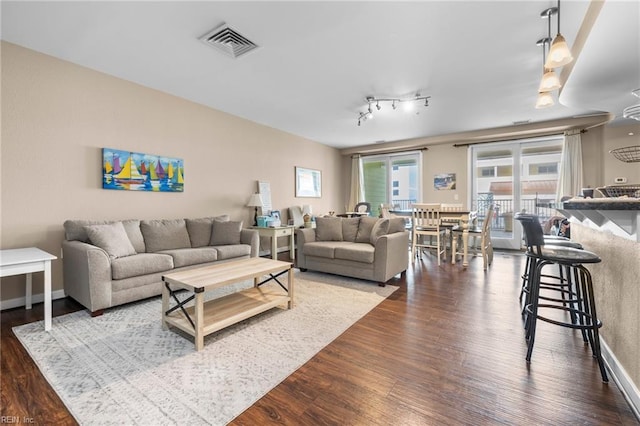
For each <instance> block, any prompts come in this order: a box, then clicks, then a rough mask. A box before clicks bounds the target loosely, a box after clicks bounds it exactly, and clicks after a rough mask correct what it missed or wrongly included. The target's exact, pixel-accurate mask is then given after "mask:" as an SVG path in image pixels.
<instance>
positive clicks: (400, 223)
mask: <svg viewBox="0 0 640 426" xmlns="http://www.w3.org/2000/svg"><path fill="white" fill-rule="evenodd" d="M406 226H407V222H406V221H405V220H404V218H403V217H392V218H389V230H388V231H387V233H388V234H395V233H396V232H404V230H405V229H406Z"/></svg>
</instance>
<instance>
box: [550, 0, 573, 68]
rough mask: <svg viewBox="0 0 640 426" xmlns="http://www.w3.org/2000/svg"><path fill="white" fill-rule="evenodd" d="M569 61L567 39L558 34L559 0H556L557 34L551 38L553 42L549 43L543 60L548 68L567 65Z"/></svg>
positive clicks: (569, 54)
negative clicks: (547, 51)
mask: <svg viewBox="0 0 640 426" xmlns="http://www.w3.org/2000/svg"><path fill="white" fill-rule="evenodd" d="M549 19H550V18H549ZM571 61H573V56H572V55H571V50H570V49H569V46H568V45H567V41H566V40H565V39H564V37H563V36H562V34H560V0H558V34H557V35H556V38H554V39H553V43H551V48H550V49H549V55H548V56H547V62H545V64H544V66H545V68H548V69H551V68H558V67H561V66H563V65H567V64H568V63H569V62H571Z"/></svg>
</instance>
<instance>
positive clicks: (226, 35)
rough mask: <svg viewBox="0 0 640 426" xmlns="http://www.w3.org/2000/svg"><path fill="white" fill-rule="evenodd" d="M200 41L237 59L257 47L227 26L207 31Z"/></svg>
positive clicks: (223, 25)
mask: <svg viewBox="0 0 640 426" xmlns="http://www.w3.org/2000/svg"><path fill="white" fill-rule="evenodd" d="M200 40H202V41H203V42H204V43H206V44H208V45H209V46H213V47H215V48H216V49H220V50H221V51H223V52H224V53H226V54H227V55H229V56H231V57H232V58H238V57H240V56H242V55H244V54H245V53H249V52H250V51H252V50H253V49H255V48H257V47H258V45H257V44H255V43H254V42H252V41H251V40H249V39H248V38H246V37H245V36H243V35H242V34H240V33H239V32H237V31H236V30H234V29H233V28H231V27H230V26H228V25H227V24H222V25H221V26H219V27H218V28H216V29H213V30H211V31H209V32H208V33H207V34H205V35H203V36H202V37H200Z"/></svg>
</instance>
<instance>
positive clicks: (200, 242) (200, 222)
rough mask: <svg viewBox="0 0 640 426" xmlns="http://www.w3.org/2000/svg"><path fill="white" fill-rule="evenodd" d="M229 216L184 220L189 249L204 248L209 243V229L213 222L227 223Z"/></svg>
mask: <svg viewBox="0 0 640 426" xmlns="http://www.w3.org/2000/svg"><path fill="white" fill-rule="evenodd" d="M229 219H230V218H229V215H228V214H224V215H220V216H216V217H201V218H197V219H185V222H186V224H187V232H188V233H189V240H191V247H206V246H208V245H209V242H210V241H211V227H212V226H213V221H214V220H217V221H220V222H228V221H229Z"/></svg>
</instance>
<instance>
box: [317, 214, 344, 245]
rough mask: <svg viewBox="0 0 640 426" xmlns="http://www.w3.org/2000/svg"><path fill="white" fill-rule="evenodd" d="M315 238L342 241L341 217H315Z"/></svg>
mask: <svg viewBox="0 0 640 426" xmlns="http://www.w3.org/2000/svg"><path fill="white" fill-rule="evenodd" d="M316 240H317V241H342V219H341V218H339V217H317V218H316Z"/></svg>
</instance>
